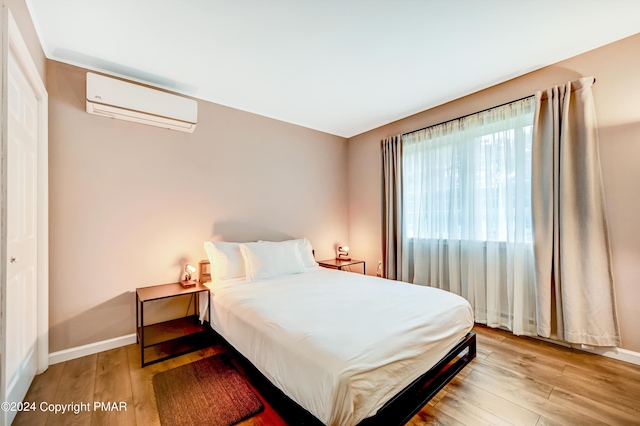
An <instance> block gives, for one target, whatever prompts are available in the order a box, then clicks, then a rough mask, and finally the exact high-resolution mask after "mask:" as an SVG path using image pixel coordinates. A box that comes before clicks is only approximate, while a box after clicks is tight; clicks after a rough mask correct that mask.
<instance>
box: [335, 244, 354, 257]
mask: <svg viewBox="0 0 640 426" xmlns="http://www.w3.org/2000/svg"><path fill="white" fill-rule="evenodd" d="M336 260H351V258H350V257H349V246H338V250H337V255H336Z"/></svg>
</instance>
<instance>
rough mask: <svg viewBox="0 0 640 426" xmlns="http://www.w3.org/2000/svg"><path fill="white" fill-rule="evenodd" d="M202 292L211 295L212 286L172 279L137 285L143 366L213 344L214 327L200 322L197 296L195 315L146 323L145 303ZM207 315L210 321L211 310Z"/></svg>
mask: <svg viewBox="0 0 640 426" xmlns="http://www.w3.org/2000/svg"><path fill="white" fill-rule="evenodd" d="M201 293H204V294H202V296H203V297H207V298H208V297H209V289H208V288H207V287H205V286H203V285H202V284H200V283H198V282H196V284H195V285H192V286H191V287H188V288H185V287H183V286H182V283H173V284H162V285H154V286H151V287H140V288H137V289H136V343H140V360H141V364H142V366H143V367H144V366H146V365H149V364H153V363H155V362H158V361H162V360H165V359H168V358H173V357H174V356H178V355H182V354H185V353H187V352H192V351H195V350H198V349H202V348H203V347H206V346H210V344H211V342H210V339H207V336H210V333H211V329H210V328H209V325H208V324H207V323H206V322H205V323H204V324H201V323H200V318H199V315H198V306H199V303H198V301H197V298H196V300H195V301H194V304H193V314H192V315H187V316H185V317H182V318H178V319H174V320H170V321H164V322H161V323H157V324H148V325H145V323H144V305H145V303H147V302H152V301H154V300H160V299H168V298H171V297H177V296H190V297H195V296H197V297H198V298H199V297H200V296H201ZM208 319H209V322H211V312H210V311H209V313H208ZM149 358H151V360H150V361H149ZM145 359H147V360H146V361H145Z"/></svg>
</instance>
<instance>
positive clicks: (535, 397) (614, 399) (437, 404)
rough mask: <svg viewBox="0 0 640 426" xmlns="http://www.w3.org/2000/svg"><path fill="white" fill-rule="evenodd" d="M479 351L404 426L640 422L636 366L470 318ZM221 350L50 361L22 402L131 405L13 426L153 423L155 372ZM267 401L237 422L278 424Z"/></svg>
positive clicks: (128, 351)
mask: <svg viewBox="0 0 640 426" xmlns="http://www.w3.org/2000/svg"><path fill="white" fill-rule="evenodd" d="M474 331H475V332H476V333H477V336H478V356H477V358H476V360H474V361H473V362H472V363H471V364H470V365H468V366H467V367H465V369H463V370H462V371H461V372H460V373H459V374H458V376H457V377H456V378H454V380H453V381H452V382H451V383H450V384H449V385H447V386H446V387H445V388H444V389H443V390H442V391H441V392H440V393H438V395H436V397H435V398H433V399H432V400H431V401H430V402H429V404H427V405H426V406H425V407H424V408H423V409H422V411H420V413H418V414H417V415H416V416H414V417H413V419H412V420H411V422H410V423H408V426H422V425H468V426H475V425H484V424H491V425H509V424H514V425H532V426H533V425H538V426H551V425H595V424H613V425H634V424H637V425H640V367H638V366H635V365H632V364H627V363H624V362H620V361H615V360H612V359H609V358H604V357H600V356H597V355H591V354H588V353H585V352H581V351H577V350H571V349H567V348H564V347H562V346H557V345H553V344H548V343H545V342H541V341H538V340H534V339H528V338H520V337H515V336H513V335H511V334H510V333H507V332H503V331H498V330H493V329H488V328H485V327H482V326H476V327H475V328H474ZM219 352H226V349H225V347H224V346H222V345H216V346H213V347H210V348H207V349H204V350H201V351H199V352H194V353H191V354H187V355H183V356H180V357H177V358H173V359H171V360H167V361H163V362H161V363H158V364H153V365H151V366H148V367H145V368H144V369H141V368H140V352H139V348H138V347H137V346H136V345H130V346H126V347H123V348H118V349H114V350H111V351H106V352H101V353H99V354H96V355H90V356H86V357H83V358H79V359H75V360H72V361H67V362H65V363H61V364H56V365H52V366H51V367H49V369H48V370H47V371H46V372H45V373H43V374H41V375H39V376H37V377H36V379H35V380H34V382H33V384H32V385H31V388H30V389H29V392H28V394H27V397H26V399H25V400H26V401H35V402H36V403H37V404H39V403H40V402H41V401H47V402H52V403H69V402H80V401H83V402H91V403H92V402H93V401H105V402H111V401H125V402H127V407H128V409H127V411H122V412H101V411H94V412H83V413H80V414H78V415H74V414H65V415H60V414H58V415H55V414H48V413H43V412H40V411H36V412H31V413H26V412H23V413H19V414H18V416H17V417H16V421H15V422H14V424H15V425H30V426H31V425H45V424H46V425H59V424H64V425H76V424H77V425H102V424H104V425H127V426H128V425H140V426H147V425H158V424H159V419H158V412H157V408H156V401H155V395H154V391H153V386H152V383H151V378H152V377H153V375H154V374H156V373H158V372H160V371H165V370H168V369H170V368H175V367H178V366H180V365H183V364H187V363H190V362H193V361H196V360H198V359H201V358H204V357H207V356H210V355H213V354H215V353H219ZM263 403H265V410H264V411H263V412H262V413H260V414H258V415H257V416H254V417H253V418H251V419H248V420H246V421H244V422H242V423H240V425H242V426H262V425H284V424H285V422H284V421H283V420H282V419H281V418H280V417H279V416H278V415H277V414H276V413H275V412H274V410H273V409H272V408H271V407H270V406H269V405H268V403H266V402H265V401H264V400H263Z"/></svg>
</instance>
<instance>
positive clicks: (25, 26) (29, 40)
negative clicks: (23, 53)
mask: <svg viewBox="0 0 640 426" xmlns="http://www.w3.org/2000/svg"><path fill="white" fill-rule="evenodd" d="M2 5H3V6H5V7H8V8H9V10H10V11H11V14H12V15H13V18H14V19H15V20H16V24H18V28H19V29H20V34H21V35H22V38H23V39H24V42H25V44H26V45H27V48H28V49H29V53H31V58H32V59H33V62H34V63H35V64H36V68H38V73H39V74H40V78H42V81H45V64H46V58H45V56H44V52H43V51H42V47H41V46H40V40H38V34H37V33H36V29H35V27H34V25H33V21H32V20H31V15H30V14H29V9H27V5H26V3H25V2H24V0H2Z"/></svg>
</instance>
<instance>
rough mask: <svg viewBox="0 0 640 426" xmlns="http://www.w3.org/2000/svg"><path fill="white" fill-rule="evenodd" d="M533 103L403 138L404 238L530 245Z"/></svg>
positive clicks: (518, 105) (530, 99) (524, 102)
mask: <svg viewBox="0 0 640 426" xmlns="http://www.w3.org/2000/svg"><path fill="white" fill-rule="evenodd" d="M533 107H534V102H533V98H527V99H525V100H522V101H517V102H514V103H511V104H508V105H504V106H501V107H497V108H494V109H491V110H489V111H484V112H481V113H478V114H474V115H471V116H467V117H464V118H462V119H459V120H454V121H450V122H447V123H443V124H440V125H437V126H433V127H429V128H427V129H424V130H421V131H418V132H414V133H410V134H408V135H405V136H404V139H403V207H404V224H405V229H404V235H405V236H406V237H407V238H418V239H439V240H451V239H453V240H473V241H503V242H507V241H512V242H528V243H531V242H532V241H533V234H532V225H531V142H532V127H533Z"/></svg>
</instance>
